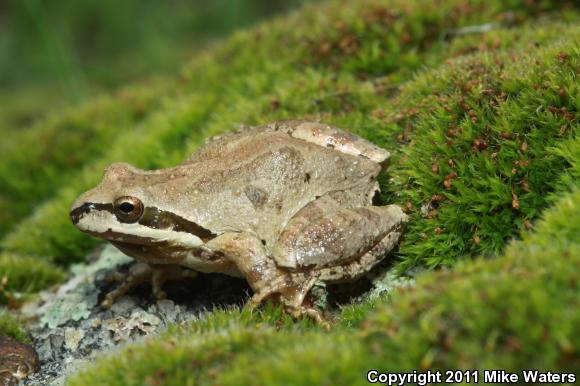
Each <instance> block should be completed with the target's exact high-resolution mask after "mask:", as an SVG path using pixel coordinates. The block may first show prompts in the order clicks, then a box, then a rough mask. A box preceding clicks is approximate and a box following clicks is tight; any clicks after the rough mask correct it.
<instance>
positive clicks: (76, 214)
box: [69, 202, 91, 225]
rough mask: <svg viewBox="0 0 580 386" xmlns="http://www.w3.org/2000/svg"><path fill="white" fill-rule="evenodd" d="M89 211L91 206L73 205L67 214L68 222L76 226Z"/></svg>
mask: <svg viewBox="0 0 580 386" xmlns="http://www.w3.org/2000/svg"><path fill="white" fill-rule="evenodd" d="M90 211H91V205H90V204H89V203H88V202H87V203H83V204H77V203H76V202H75V204H73V206H72V208H71V211H70V213H69V216H70V220H71V221H72V223H73V224H74V225H78V223H79V221H80V220H81V219H82V218H83V217H84V216H85V215H87V214H88V213H89V212H90Z"/></svg>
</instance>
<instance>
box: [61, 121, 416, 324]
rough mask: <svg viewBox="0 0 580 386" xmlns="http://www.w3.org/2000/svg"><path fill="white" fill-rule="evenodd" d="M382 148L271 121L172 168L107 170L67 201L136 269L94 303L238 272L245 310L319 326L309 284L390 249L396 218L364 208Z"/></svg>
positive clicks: (351, 275) (309, 125) (352, 275)
mask: <svg viewBox="0 0 580 386" xmlns="http://www.w3.org/2000/svg"><path fill="white" fill-rule="evenodd" d="M388 158H389V153H388V152H387V151H386V150H383V149H381V148H379V147H377V146H375V145H373V144H372V143H370V142H368V141H366V140H364V139H362V138H360V137H357V136H355V135H353V134H350V133H348V132H345V131H343V130H340V129H337V128H335V127H332V126H328V125H325V124H321V123H314V122H303V121H285V122H276V123H273V124H270V125H266V126H262V127H258V128H252V129H247V130H245V131H242V132H238V133H234V134H229V135H226V136H223V137H217V138H214V139H212V140H210V141H209V142H208V143H207V144H206V145H204V146H203V147H202V148H201V149H199V150H198V151H197V152H196V153H195V154H193V156H192V157H191V158H190V159H188V160H187V161H186V162H185V163H183V164H182V165H179V166H176V167H172V168H168V169H161V170H151V171H146V170H140V169H137V168H135V167H133V166H131V165H129V164H125V163H115V164H112V165H111V166H109V167H108V168H107V169H106V171H105V175H104V178H103V180H102V182H101V183H100V184H99V185H98V186H97V187H95V188H94V189H92V190H90V191H88V192H86V193H84V194H82V195H81V196H80V197H79V198H78V199H77V200H76V201H75V203H74V204H73V206H72V209H71V219H72V221H73V223H74V224H75V225H76V226H77V228H79V229H80V230H82V231H83V232H87V233H89V234H91V235H93V236H96V237H101V238H104V239H107V240H109V241H110V242H111V243H112V244H113V245H115V246H116V247H117V248H119V249H120V250H121V251H123V252H124V253H126V254H127V255H129V256H132V257H134V258H135V259H137V260H138V261H140V262H142V263H146V264H141V265H137V266H136V267H135V268H134V269H133V270H132V272H131V273H130V274H129V276H128V277H127V279H126V281H125V283H124V284H123V285H121V286H120V287H119V288H117V289H116V290H114V291H112V292H111V293H109V294H107V296H106V298H105V301H104V305H105V306H110V305H111V304H112V303H113V302H114V301H115V299H116V298H117V297H118V296H120V295H122V294H124V293H126V292H127V291H128V290H129V289H130V288H131V287H133V286H134V285H135V284H137V283H139V282H142V281H144V280H152V284H153V291H154V293H155V295H156V296H157V297H163V296H164V293H163V291H162V290H161V287H162V286H163V283H164V282H165V280H167V279H169V278H180V277H183V276H184V275H186V274H187V272H191V271H189V270H184V269H183V268H189V269H190V270H193V271H198V272H218V273H224V274H227V275H231V276H239V277H244V278H245V279H246V280H247V281H248V283H249V284H250V286H251V287H252V289H253V291H254V296H253V297H252V299H251V300H250V302H249V306H250V307H255V306H257V305H259V304H260V303H261V302H262V301H263V300H265V299H273V300H276V301H278V302H280V303H281V304H282V305H283V306H284V309H285V310H286V311H287V312H289V313H290V314H292V315H294V316H296V317H297V316H299V315H302V314H306V315H309V316H311V317H313V318H314V319H316V320H318V321H320V322H324V321H323V319H322V315H321V313H320V310H318V309H317V308H315V307H314V306H312V301H311V300H310V299H309V297H308V296H307V295H308V293H309V291H310V289H311V288H312V286H313V285H314V283H315V282H318V281H321V282H327V283H334V282H341V281H351V280H354V279H356V278H358V277H359V276H361V275H362V274H364V273H365V272H367V271H369V270H370V269H371V268H372V267H373V266H374V265H376V264H377V263H378V262H379V261H380V260H382V259H383V258H384V257H385V255H386V254H387V253H388V252H389V251H390V250H391V249H392V248H393V247H394V246H395V245H396V243H397V241H398V239H399V237H400V235H401V232H402V228H403V224H404V223H405V221H406V216H405V214H404V213H403V212H402V210H401V209H400V208H399V207H398V206H396V205H387V206H372V202H371V200H372V197H373V195H374V194H375V192H377V191H378V183H377V181H376V177H377V175H378V174H379V173H380V171H381V170H382V168H383V166H384V165H386V161H387V160H388Z"/></svg>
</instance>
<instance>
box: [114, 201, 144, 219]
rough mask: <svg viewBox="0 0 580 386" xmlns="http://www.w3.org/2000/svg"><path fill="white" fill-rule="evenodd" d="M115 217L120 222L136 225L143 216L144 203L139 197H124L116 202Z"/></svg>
mask: <svg viewBox="0 0 580 386" xmlns="http://www.w3.org/2000/svg"><path fill="white" fill-rule="evenodd" d="M113 206H114V207H115V216H117V219H118V220H119V221H120V222H124V223H134V222H137V221H139V219H140V218H141V216H142V215H143V211H144V207H143V202H141V200H139V199H138V198H137V197H131V196H123V197H119V198H117V199H116V200H115V203H114V204H113Z"/></svg>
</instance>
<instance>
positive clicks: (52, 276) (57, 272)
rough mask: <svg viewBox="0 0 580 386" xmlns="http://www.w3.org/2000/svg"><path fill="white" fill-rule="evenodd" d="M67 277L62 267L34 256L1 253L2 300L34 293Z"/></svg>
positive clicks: (0, 288) (0, 299) (0, 283)
mask: <svg viewBox="0 0 580 386" xmlns="http://www.w3.org/2000/svg"><path fill="white" fill-rule="evenodd" d="M64 277H65V274H64V272H63V270H62V269H61V268H58V267H56V266H54V265H53V264H51V263H49V262H47V261H45V260H41V259H38V258H34V257H23V256H17V255H13V254H8V253H2V254H0V302H5V301H7V300H9V299H15V298H17V297H18V296H19V295H20V294H22V293H34V292H37V291H39V290H41V289H43V288H46V287H48V286H49V285H51V284H55V283H57V282H59V281H61V280H63V278H64Z"/></svg>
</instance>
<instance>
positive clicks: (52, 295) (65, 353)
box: [0, 246, 249, 386]
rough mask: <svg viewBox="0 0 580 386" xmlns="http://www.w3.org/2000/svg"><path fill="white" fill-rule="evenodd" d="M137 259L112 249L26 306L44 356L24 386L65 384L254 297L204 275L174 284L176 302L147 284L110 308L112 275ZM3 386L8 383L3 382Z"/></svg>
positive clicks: (238, 285)
mask: <svg viewBox="0 0 580 386" xmlns="http://www.w3.org/2000/svg"><path fill="white" fill-rule="evenodd" d="M132 262H133V259H131V258H128V257H127V256H125V255H123V254H122V253H121V252H119V251H118V250H117V249H115V248H114V247H112V246H107V247H105V248H103V250H102V252H101V255H100V258H98V259H97V260H95V261H93V262H91V263H90V264H87V265H77V266H75V268H74V275H75V276H74V277H73V278H71V279H70V280H69V281H67V282H66V283H64V284H63V285H61V286H60V287H59V288H58V289H56V290H53V291H52V292H43V293H41V294H40V296H39V298H38V300H37V301H36V302H32V303H29V304H26V305H25V306H24V307H23V308H22V310H23V314H25V316H26V317H28V318H29V319H31V320H37V322H36V323H33V324H32V325H31V326H30V328H29V332H30V334H31V335H32V339H33V346H34V347H35V348H36V350H37V352H38V357H39V360H40V371H39V372H37V373H35V374H32V375H31V376H29V377H28V378H27V379H26V380H24V381H23V383H21V384H24V385H43V386H44V385H51V386H59V385H63V384H64V383H65V382H66V379H67V378H68V377H69V375H70V374H72V373H74V372H77V371H78V370H79V369H81V368H82V367H83V366H85V365H86V364H88V363H90V362H92V361H93V360H94V359H95V358H96V357H97V356H100V355H103V354H105V355H106V353H107V352H109V351H110V350H117V349H118V348H120V347H122V346H123V345H125V344H127V343H129V342H133V341H136V340H140V339H142V338H143V337H146V336H150V335H155V334H158V333H160V332H161V331H163V330H165V329H166V328H167V326H169V325H170V324H182V323H185V322H187V321H190V320H192V319H194V318H197V317H198V315H200V314H201V313H202V312H204V311H206V310H208V309H211V308H213V306H214V305H215V304H230V305H231V304H241V303H242V302H243V300H244V299H245V298H246V297H247V296H248V295H247V294H248V290H249V289H248V287H247V284H246V283H245V281H243V280H238V279H233V278H228V277H225V276H223V275H201V277H199V278H196V279H191V280H187V281H184V282H176V283H168V284H167V287H168V288H167V293H168V297H169V298H170V299H163V300H158V301H155V300H153V299H152V295H151V289H150V287H149V286H146V285H144V286H143V288H142V289H141V290H140V289H139V288H136V289H135V290H133V291H131V292H130V294H128V295H125V296H122V297H120V298H119V299H117V301H116V302H115V303H114V304H113V306H112V307H111V308H110V309H109V310H104V309H102V308H101V307H100V306H99V305H98V302H99V297H102V295H103V294H105V293H106V292H107V291H109V290H110V289H111V283H110V282H109V281H107V279H106V278H107V277H108V276H114V273H116V272H120V271H123V270H125V271H126V270H127V265H128V264H131V263H132ZM0 385H2V384H0Z"/></svg>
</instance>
